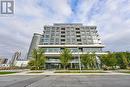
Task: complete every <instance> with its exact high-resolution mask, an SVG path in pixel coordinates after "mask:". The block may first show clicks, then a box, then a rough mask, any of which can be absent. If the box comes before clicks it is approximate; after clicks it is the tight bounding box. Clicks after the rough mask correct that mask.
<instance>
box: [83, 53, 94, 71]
mask: <svg viewBox="0 0 130 87" xmlns="http://www.w3.org/2000/svg"><path fill="white" fill-rule="evenodd" d="M81 63H82V64H83V65H84V67H85V68H87V69H88V68H92V69H94V68H96V55H95V53H87V54H82V55H81Z"/></svg>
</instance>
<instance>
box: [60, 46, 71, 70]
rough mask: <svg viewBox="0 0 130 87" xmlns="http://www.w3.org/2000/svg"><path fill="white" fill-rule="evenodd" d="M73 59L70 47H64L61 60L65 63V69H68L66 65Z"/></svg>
mask: <svg viewBox="0 0 130 87" xmlns="http://www.w3.org/2000/svg"><path fill="white" fill-rule="evenodd" d="M71 60H72V53H71V51H70V50H69V49H67V48H64V50H63V51H62V53H61V54H60V62H61V64H62V65H63V67H64V69H66V66H67V65H68V64H69V62H70V61H71Z"/></svg>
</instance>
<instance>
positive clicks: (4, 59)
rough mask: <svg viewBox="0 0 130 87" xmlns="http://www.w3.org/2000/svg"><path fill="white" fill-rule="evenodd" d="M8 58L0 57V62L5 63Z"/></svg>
mask: <svg viewBox="0 0 130 87" xmlns="http://www.w3.org/2000/svg"><path fill="white" fill-rule="evenodd" d="M7 62H8V59H7V58H0V64H7Z"/></svg>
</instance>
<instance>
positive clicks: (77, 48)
mask: <svg viewBox="0 0 130 87" xmlns="http://www.w3.org/2000/svg"><path fill="white" fill-rule="evenodd" d="M77 49H78V60H79V70H80V72H82V68H81V60H80V54H79V48H78V47H77Z"/></svg>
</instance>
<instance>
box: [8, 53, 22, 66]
mask: <svg viewBox="0 0 130 87" xmlns="http://www.w3.org/2000/svg"><path fill="white" fill-rule="evenodd" d="M20 57H21V52H18V51H17V52H15V53H14V55H13V56H12V59H11V60H10V65H12V66H13V65H15V64H16V61H17V60H19V58H20Z"/></svg>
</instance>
